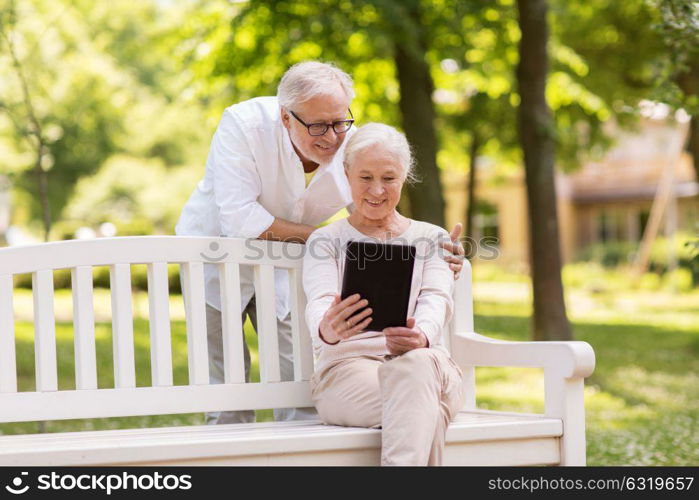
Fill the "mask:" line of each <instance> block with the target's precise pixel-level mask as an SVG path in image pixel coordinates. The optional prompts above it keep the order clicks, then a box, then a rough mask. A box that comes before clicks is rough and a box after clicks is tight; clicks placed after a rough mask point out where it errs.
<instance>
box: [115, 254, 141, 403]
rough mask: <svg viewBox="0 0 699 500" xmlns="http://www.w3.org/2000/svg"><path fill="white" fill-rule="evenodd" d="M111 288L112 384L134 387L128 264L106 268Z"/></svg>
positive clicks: (134, 367)
mask: <svg viewBox="0 0 699 500" xmlns="http://www.w3.org/2000/svg"><path fill="white" fill-rule="evenodd" d="M109 284H110V287H111V291H112V341H113V346H114V347H113V351H114V386H115V387H116V388H119V389H126V388H129V387H136V364H135V361H134V344H133V306H132V304H131V266H129V264H124V263H119V264H114V265H112V266H110V267H109Z"/></svg>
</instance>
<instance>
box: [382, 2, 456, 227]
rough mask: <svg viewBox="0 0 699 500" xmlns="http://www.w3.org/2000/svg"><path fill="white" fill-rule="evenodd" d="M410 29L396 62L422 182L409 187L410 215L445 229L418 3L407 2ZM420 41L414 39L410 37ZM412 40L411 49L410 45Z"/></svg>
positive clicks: (404, 33)
mask: <svg viewBox="0 0 699 500" xmlns="http://www.w3.org/2000/svg"><path fill="white" fill-rule="evenodd" d="M404 8H405V9H406V10H407V13H408V18H407V19H406V20H405V21H404V22H407V23H411V26H410V28H412V29H407V28H408V27H407V26H405V25H403V26H402V27H401V28H400V29H401V33H400V35H399V36H398V37H396V42H395V50H394V61H395V64H396V69H397V72H398V82H399V85H400V103H399V107H400V111H401V114H402V116H403V130H405V135H406V137H407V138H408V142H410V145H411V146H412V148H413V152H414V154H415V161H416V173H417V174H418V177H419V178H420V179H421V182H420V183H419V184H417V185H415V186H407V188H408V198H409V199H410V210H411V216H412V217H413V218H415V219H418V220H424V221H427V222H431V223H433V224H436V225H438V226H440V227H444V197H443V195H442V184H441V182H440V179H439V169H438V168H437V136H436V133H435V129H434V118H435V110H434V103H433V102H432V91H433V90H434V85H433V82H432V75H430V68H429V65H428V64H427V61H426V59H425V54H426V52H427V41H426V33H425V29H424V28H423V27H422V24H421V21H420V9H419V2H418V1H416V0H411V1H409V2H405V4H404ZM412 33H416V34H417V39H416V40H411V39H410V34H412ZM409 40H410V42H411V43H410V46H408V45H407V42H408V41H409Z"/></svg>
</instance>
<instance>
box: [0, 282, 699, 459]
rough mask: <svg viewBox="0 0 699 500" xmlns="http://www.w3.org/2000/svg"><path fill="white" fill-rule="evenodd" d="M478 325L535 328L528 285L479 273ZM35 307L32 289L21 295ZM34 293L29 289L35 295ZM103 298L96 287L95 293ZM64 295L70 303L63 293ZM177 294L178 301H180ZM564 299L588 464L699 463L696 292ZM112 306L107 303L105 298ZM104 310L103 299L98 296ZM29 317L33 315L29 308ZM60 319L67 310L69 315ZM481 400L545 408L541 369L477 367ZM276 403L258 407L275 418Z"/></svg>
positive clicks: (131, 421) (162, 420)
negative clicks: (585, 355)
mask: <svg viewBox="0 0 699 500" xmlns="http://www.w3.org/2000/svg"><path fill="white" fill-rule="evenodd" d="M474 295H475V297H476V329H477V331H479V332H480V333H482V334H485V335H489V336H492V337H496V338H502V339H508V340H526V339H528V338H529V317H530V313H531V310H530V306H529V304H530V298H529V297H530V291H529V285H528V284H527V283H524V282H521V281H519V282H517V281H513V282H497V283H496V282H482V283H479V284H477V286H476V287H475V289H474ZM16 299H17V304H18V306H19V309H20V310H22V308H24V309H25V315H26V314H30V307H31V306H30V304H27V303H26V302H27V299H28V297H25V296H21V297H16ZM29 300H30V299H29ZM97 300H99V297H98V299H97ZM62 301H63V302H65V303H62ZM178 301H179V302H178ZM566 302H567V305H568V312H569V316H570V317H571V320H572V322H573V326H574V333H575V337H576V339H578V340H584V341H587V342H589V343H590V344H591V345H592V346H593V348H594V349H595V353H596V356H597V367H596V369H595V373H594V374H593V375H592V377H591V378H589V379H588V380H587V384H586V393H585V395H586V408H587V438H588V463H589V464H590V465H699V433H697V432H696V430H695V429H696V428H697V427H698V426H699V306H698V304H699V292H697V291H695V292H692V293H685V294H681V295H674V294H672V293H669V292H662V291H656V292H652V293H651V292H646V291H627V292H625V293H621V292H619V291H613V292H604V291H600V290H593V291H588V290H584V289H572V290H570V291H569V293H568V295H567V297H566ZM178 304H181V299H180V298H177V297H175V298H173V303H172V307H171V310H172V311H173V321H172V333H173V352H174V358H173V366H174V380H175V384H186V383H187V359H186V334H185V326H184V322H183V321H182V318H181V306H178ZM67 307H68V308H69V294H66V295H63V292H58V295H57V308H56V310H57V317H58V318H59V319H61V318H62V316H69V312H70V311H69V310H67ZM104 307H106V308H107V309H108V307H107V306H104ZM134 309H135V311H139V310H140V311H141V313H142V314H147V299H146V297H145V296H143V295H141V296H138V297H137V299H136V304H135V308H134ZM96 310H97V317H98V319H100V316H101V313H100V307H99V306H96ZM19 316H20V321H18V323H17V355H18V365H19V366H20V372H19V383H20V390H31V389H32V388H33V385H34V352H33V340H32V329H31V325H30V323H29V322H27V321H22V320H21V319H22V317H23V314H21V313H20V315H19ZM24 319H26V318H24ZM63 319H67V317H66V318H63ZM246 336H247V339H248V342H249V345H251V347H252V351H253V380H258V374H257V362H256V347H257V342H256V337H255V335H254V332H253V331H252V329H251V328H250V325H249V324H248V325H247V326H246ZM57 337H58V360H59V372H60V373H59V378H60V381H59V386H60V388H61V389H70V388H73V387H74V382H73V377H74V368H73V362H72V359H73V344H72V342H73V340H72V325H71V324H70V323H69V322H66V321H60V322H59V324H58V326H57ZM96 337H97V351H98V353H97V359H98V366H99V368H98V380H99V385H100V387H111V386H112V382H113V375H112V368H113V367H112V361H111V349H112V348H111V328H110V325H109V324H108V323H104V322H99V323H98V326H97V330H96ZM135 344H136V346H135V347H136V363H137V385H139V386H147V385H148V384H149V382H150V355H149V350H148V345H149V342H148V322H147V320H145V319H138V320H137V321H136V322H135ZM477 376H478V394H477V397H478V404H479V406H480V407H483V408H491V409H503V410H510V409H511V410H522V411H528V412H541V411H543V377H542V372H541V370H536V369H524V368H479V369H478V370H477ZM270 418H271V411H269V410H266V411H263V412H259V413H258V419H260V420H268V419H270ZM201 423H203V415H202V414H187V415H165V416H155V417H133V418H110V419H93V420H86V421H82V420H71V421H55V422H47V423H46V424H45V425H46V430H47V431H49V432H59V431H67V430H87V429H112V428H132V427H142V426H169V425H182V424H201ZM38 427H39V424H38V423H37V422H29V423H21V424H2V425H0V432H1V433H6V434H16V433H26V432H36V431H37V429H38Z"/></svg>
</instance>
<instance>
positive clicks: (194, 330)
mask: <svg viewBox="0 0 699 500" xmlns="http://www.w3.org/2000/svg"><path fill="white" fill-rule="evenodd" d="M180 275H181V276H182V295H183V297H184V307H185V321H186V323H187V360H188V368H189V383H190V384H191V385H205V384H208V383H209V359H208V346H207V343H206V342H207V341H206V302H205V300H204V264H202V263H201V262H185V263H184V264H181V265H180Z"/></svg>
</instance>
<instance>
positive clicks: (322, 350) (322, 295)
mask: <svg viewBox="0 0 699 500" xmlns="http://www.w3.org/2000/svg"><path fill="white" fill-rule="evenodd" d="M353 240H354V241H372V242H381V243H390V244H402V245H414V246H415V247H416V257H415V267H414V268H413V277H412V285H411V291H410V299H409V304H408V317H414V318H415V321H416V324H415V326H416V328H419V329H420V330H422V332H423V333H424V334H425V336H426V337H427V340H428V341H429V346H430V347H431V348H440V349H444V347H443V345H442V330H443V328H444V327H445V326H446V324H447V322H448V321H449V319H450V318H451V315H452V312H453V299H452V290H453V286H454V273H453V272H452V271H451V270H450V269H449V264H448V263H447V262H446V261H445V260H444V256H445V254H446V250H444V249H443V248H441V246H440V245H439V243H440V242H443V241H448V240H449V235H448V234H447V232H446V231H445V230H444V229H442V228H440V227H438V226H435V225H433V224H429V223H427V222H420V221H415V220H413V221H411V223H410V226H408V229H407V230H406V231H405V232H403V234H401V235H399V236H397V237H393V238H390V239H388V240H379V239H376V238H373V237H371V236H367V235H365V234H363V233H361V232H359V231H358V230H357V229H355V228H354V226H352V225H351V224H350V223H349V221H348V220H347V219H342V220H339V221H337V222H333V223H332V224H329V225H328V226H325V227H323V228H321V229H318V230H316V231H315V232H314V233H313V234H312V235H311V237H310V239H309V240H308V242H307V243H306V253H305V256H304V260H303V287H304V290H305V292H306V297H307V300H308V304H307V306H306V322H307V324H308V328H309V331H310V333H311V338H312V339H313V348H314V352H315V354H316V370H320V369H321V368H322V367H323V366H325V365H326V364H327V363H329V362H331V361H333V360H336V359H341V358H347V357H354V356H360V355H373V356H383V355H386V354H390V353H389V352H388V349H387V348H386V341H385V337H384V335H383V333H382V332H378V331H372V330H369V331H366V332H361V333H359V334H357V335H355V336H353V337H350V338H348V339H344V340H341V341H340V342H339V343H338V344H334V345H331V344H328V343H326V342H325V341H323V339H321V338H320V335H319V330H318V327H319V325H320V322H321V319H322V318H323V315H324V314H325V312H326V311H327V310H328V309H329V308H330V306H331V304H332V301H333V298H334V296H335V295H339V294H340V292H341V287H342V276H343V273H344V267H345V249H346V245H347V243H348V242H349V241H353ZM390 292H391V291H390V290H386V293H390ZM369 307H371V304H369ZM368 328H371V323H370V324H369V327H368Z"/></svg>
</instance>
